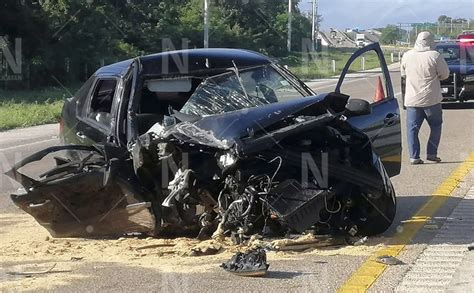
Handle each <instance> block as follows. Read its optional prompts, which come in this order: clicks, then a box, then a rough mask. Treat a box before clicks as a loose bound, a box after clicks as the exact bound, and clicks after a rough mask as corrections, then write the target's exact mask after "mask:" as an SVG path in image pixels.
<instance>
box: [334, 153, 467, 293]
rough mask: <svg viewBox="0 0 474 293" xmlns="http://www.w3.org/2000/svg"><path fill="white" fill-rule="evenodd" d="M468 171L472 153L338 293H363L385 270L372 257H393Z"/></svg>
mask: <svg viewBox="0 0 474 293" xmlns="http://www.w3.org/2000/svg"><path fill="white" fill-rule="evenodd" d="M472 169H474V152H472V153H471V154H470V155H469V157H468V158H467V159H466V160H465V161H464V162H463V163H461V165H459V166H458V167H457V168H456V169H455V170H454V171H453V172H452V173H451V175H449V177H448V178H446V180H445V181H444V182H443V183H441V185H439V186H438V188H437V189H436V190H435V192H433V194H432V195H431V197H430V199H429V200H428V201H427V202H426V203H425V204H424V205H423V206H422V207H421V208H420V209H419V210H418V211H417V212H416V213H415V214H414V215H413V216H412V217H411V218H410V219H409V220H407V221H404V222H403V224H402V226H400V227H401V228H398V229H397V230H398V232H399V233H397V234H396V235H394V237H393V238H392V239H391V241H390V243H389V244H388V245H387V246H385V247H383V248H381V249H379V250H377V251H376V252H375V253H374V254H373V255H372V256H370V257H369V258H368V259H367V260H366V261H365V262H364V263H363V264H362V265H361V266H360V267H359V269H358V270H357V271H356V272H354V273H353V274H352V275H351V277H350V278H349V279H348V280H347V281H346V282H345V283H344V284H343V285H342V286H341V287H340V288H339V289H338V292H366V291H367V289H369V288H370V286H372V284H373V283H374V282H375V281H376V280H377V279H378V278H379V277H380V275H382V273H383V272H384V270H385V268H386V267H387V266H386V265H384V264H381V263H378V262H376V261H375V260H376V258H377V257H378V256H382V255H390V256H397V255H398V254H399V253H400V252H401V251H402V250H403V249H404V248H405V246H406V245H407V244H408V243H410V241H411V240H412V239H413V237H414V236H415V235H416V233H417V232H418V231H419V230H420V229H421V228H422V227H423V226H424V225H425V224H426V222H427V221H428V220H429V219H431V217H432V216H433V215H434V213H435V212H436V211H437V210H438V209H439V208H440V207H441V206H443V204H444V203H445V202H446V201H447V200H448V198H449V196H450V195H451V193H452V192H453V191H454V190H455V189H456V187H457V186H458V184H459V183H460V182H461V180H462V179H463V178H464V177H465V176H466V175H467V174H469V172H470V171H471V170H472Z"/></svg>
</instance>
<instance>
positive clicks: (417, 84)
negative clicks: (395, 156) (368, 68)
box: [401, 32, 449, 165]
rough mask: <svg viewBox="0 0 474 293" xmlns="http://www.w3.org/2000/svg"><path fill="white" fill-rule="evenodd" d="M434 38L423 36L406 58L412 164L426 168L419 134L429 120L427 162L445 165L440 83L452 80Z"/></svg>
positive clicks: (402, 72) (404, 70)
mask: <svg viewBox="0 0 474 293" xmlns="http://www.w3.org/2000/svg"><path fill="white" fill-rule="evenodd" d="M434 46H435V43H434V37H433V35H432V34H431V33H430V32H421V33H420V34H419V35H418V37H417V39H416V43H415V47H414V49H412V50H410V51H408V52H407V53H405V54H404V55H403V58H402V64H401V75H402V79H406V89H405V107H406V109H407V133H408V149H409V152H410V163H411V164H412V165H417V164H423V160H421V159H420V140H419V139H418V133H419V131H420V128H421V125H422V124H423V121H424V120H425V119H426V121H427V122H428V125H429V126H430V129H431V133H430V138H429V140H428V145H427V150H426V159H427V160H428V161H433V162H436V163H438V162H441V159H440V158H439V157H438V145H439V141H440V139H441V127H442V124H443V110H442V108H441V101H442V100H443V96H442V94H441V84H440V80H444V79H447V78H448V77H449V67H448V64H447V63H446V61H445V60H444V58H443V57H442V56H441V55H440V54H439V53H438V52H437V51H435V50H434Z"/></svg>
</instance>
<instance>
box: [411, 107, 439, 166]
mask: <svg viewBox="0 0 474 293" xmlns="http://www.w3.org/2000/svg"><path fill="white" fill-rule="evenodd" d="M425 119H426V121H428V125H429V126H430V129H431V133H430V138H429V140H428V145H427V148H426V156H427V158H435V157H436V156H437V155H438V145H439V141H440V139H441V128H442V125H443V109H442V107H441V104H437V105H433V106H429V107H407V130H408V131H407V132H408V150H409V152H410V159H412V160H413V159H419V158H420V140H419V139H418V133H419V132H420V128H421V125H422V124H423V121H424V120H425Z"/></svg>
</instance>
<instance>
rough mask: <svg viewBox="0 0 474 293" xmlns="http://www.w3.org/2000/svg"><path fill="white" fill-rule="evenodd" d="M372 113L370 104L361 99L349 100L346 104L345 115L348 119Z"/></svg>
mask: <svg viewBox="0 0 474 293" xmlns="http://www.w3.org/2000/svg"><path fill="white" fill-rule="evenodd" d="M370 113H372V107H371V106H370V103H369V102H368V101H366V100H362V99H349V101H347V104H346V111H345V115H346V116H348V117H354V116H362V115H369V114H370Z"/></svg>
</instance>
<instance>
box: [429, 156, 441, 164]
mask: <svg viewBox="0 0 474 293" xmlns="http://www.w3.org/2000/svg"><path fill="white" fill-rule="evenodd" d="M426 160H428V161H431V162H435V163H440V162H441V158H439V157H436V156H434V157H431V156H430V157H426Z"/></svg>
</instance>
